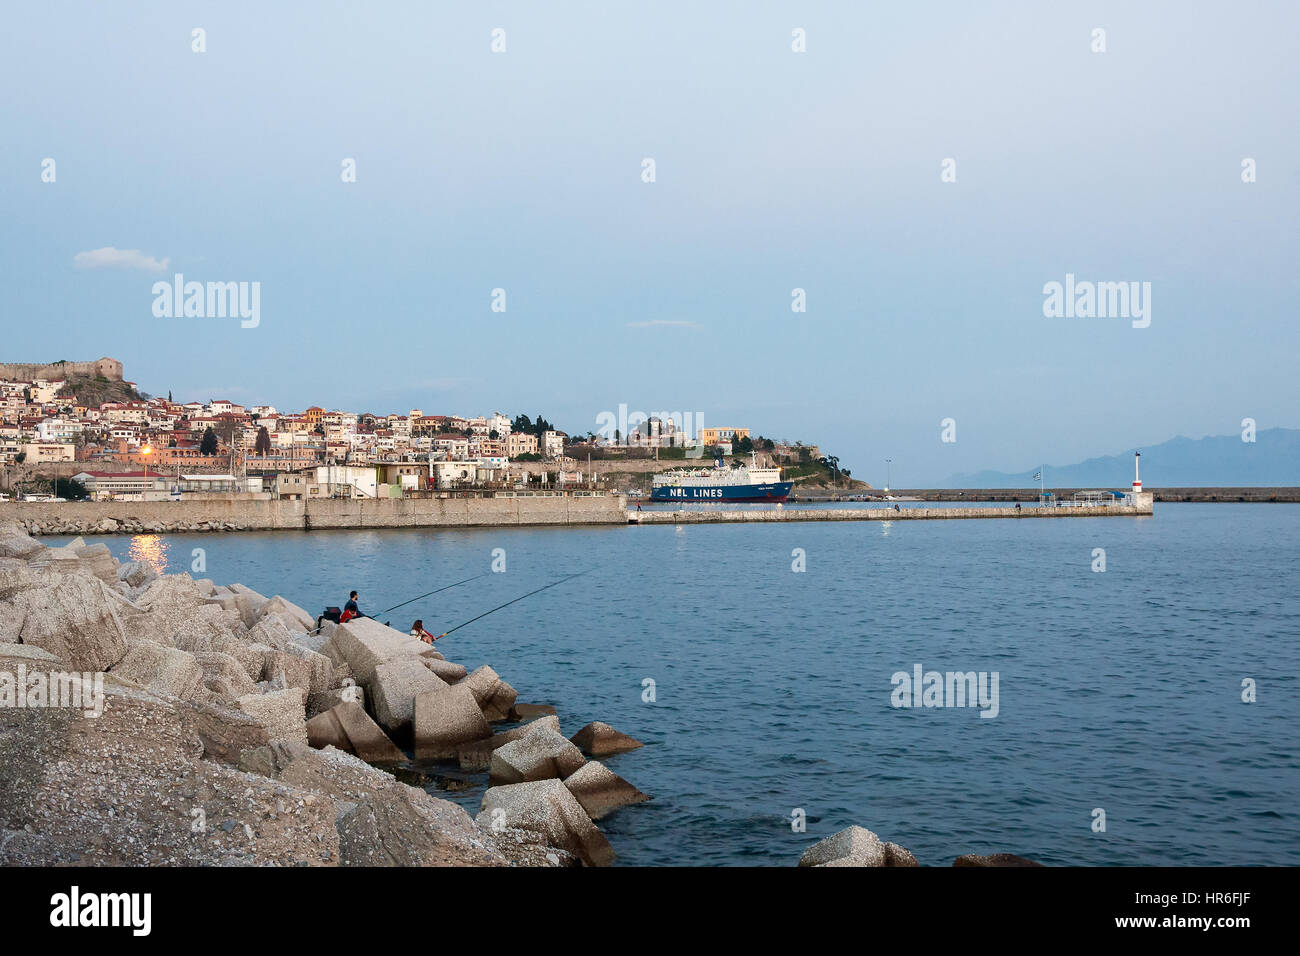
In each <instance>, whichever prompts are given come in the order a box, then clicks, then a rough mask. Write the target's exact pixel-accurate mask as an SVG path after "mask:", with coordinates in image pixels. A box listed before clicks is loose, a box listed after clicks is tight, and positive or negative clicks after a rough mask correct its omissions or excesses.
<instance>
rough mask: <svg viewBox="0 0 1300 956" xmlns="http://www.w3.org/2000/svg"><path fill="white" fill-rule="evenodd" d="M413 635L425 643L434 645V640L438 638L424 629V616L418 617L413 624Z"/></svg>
mask: <svg viewBox="0 0 1300 956" xmlns="http://www.w3.org/2000/svg"><path fill="white" fill-rule="evenodd" d="M411 636H412V637H418V638H419V639H420V640H422V641H424V643H426V644H428V645H430V646H432V645H433V642H434V641H436V640H437V639H438V638H436V637H434V636H433V635H432V634H430V633H429V632H428V631H426V630H425V629H424V619H423V618H418V619H417V620H416V622H415V623H414V624H412V625H411Z"/></svg>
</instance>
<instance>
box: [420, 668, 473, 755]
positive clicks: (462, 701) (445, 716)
mask: <svg viewBox="0 0 1300 956" xmlns="http://www.w3.org/2000/svg"><path fill="white" fill-rule="evenodd" d="M430 676H432V675H430ZM491 736H492V728H491V727H490V726H489V725H488V722H487V719H486V718H485V717H484V716H483V711H482V710H481V709H480V708H479V704H478V701H477V700H476V699H475V697H474V694H473V692H472V691H471V690H470V688H469V687H467V686H466V685H465V684H464V683H460V684H450V685H448V684H444V685H443V686H442V687H439V688H437V689H436V690H431V691H428V692H426V693H422V694H420V695H419V696H418V697H416V698H415V756H416V758H417V759H420V760H445V759H450V758H452V757H455V756H456V751H457V750H458V749H459V747H460V745H461V744H466V743H470V742H471V741H475V740H485V739H487V738H488V737H491Z"/></svg>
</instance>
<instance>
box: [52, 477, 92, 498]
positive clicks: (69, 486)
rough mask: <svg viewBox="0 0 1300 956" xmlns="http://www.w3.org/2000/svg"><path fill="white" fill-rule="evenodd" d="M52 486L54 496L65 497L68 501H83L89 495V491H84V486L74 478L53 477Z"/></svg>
mask: <svg viewBox="0 0 1300 956" xmlns="http://www.w3.org/2000/svg"><path fill="white" fill-rule="evenodd" d="M53 486H54V494H55V497H58V498H67V499H68V500H69V501H85V500H86V499H87V498H89V497H90V492H88V491H86V486H85V485H83V484H82V483H81V482H79V481H77V479H75V478H55V479H54V482H53Z"/></svg>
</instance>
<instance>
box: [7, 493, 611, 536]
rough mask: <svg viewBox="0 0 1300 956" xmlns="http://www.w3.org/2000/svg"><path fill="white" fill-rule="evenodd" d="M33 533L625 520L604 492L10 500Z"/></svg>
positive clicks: (13, 517)
mask: <svg viewBox="0 0 1300 956" xmlns="http://www.w3.org/2000/svg"><path fill="white" fill-rule="evenodd" d="M7 521H17V522H19V523H20V524H22V525H23V526H24V528H26V529H27V531H28V532H29V533H32V534H81V535H84V534H116V533H121V532H127V533H137V534H138V533H141V532H160V533H161V532H187V531H279V530H294V531H315V530H324V529H329V528H473V527H496V526H503V525H592V524H625V523H626V521H627V512H626V510H625V507H624V499H623V498H622V497H621V496H618V495H603V496H570V495H565V496H558V495H557V496H554V497H551V496H521V497H513V498H506V497H501V498H352V499H346V498H339V499H334V498H326V499H321V500H316V501H312V500H306V501H304V500H302V499H292V500H291V499H278V500H274V501H258V500H250V499H246V498H245V499H221V498H216V497H213V498H209V499H207V500H204V501H194V502H188V501H181V502H176V501H140V502H132V501H93V502H90V501H76V502H38V501H11V502H6V503H4V504H0V522H7Z"/></svg>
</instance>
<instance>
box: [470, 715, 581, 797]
mask: <svg viewBox="0 0 1300 956" xmlns="http://www.w3.org/2000/svg"><path fill="white" fill-rule="evenodd" d="M586 762H587V758H586V757H584V756H583V755H582V751H581V750H579V749H578V748H577V747H575V746H574V745H573V744H572V743H570V742H569V741H567V740H565V739H564V738H563V737H561V736H560V735H559V734H558V733H556V732H555V731H554V730H551V729H549V728H547V727H539V728H537V729H536V730H534V731H532V732H530V733H526V734H523V735H522V736H520V737H519V738H518V739H516V740H512V741H509V742H508V743H506V744H505V745H503V746H501V747H498V748H497V749H496V750H494V751H493V752H492V759H491V762H490V764H489V774H488V782H489V783H490V784H492V785H493V786H497V785H498V784H511V783H526V782H528V781H531V780H547V779H550V778H557V779H560V780H563V779H564V778H565V777H568V776H569V775H570V774H572V773H573V772H574V771H576V770H577V769H578V768H579V767H581V766H582V765H583V764H584V763H586Z"/></svg>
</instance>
